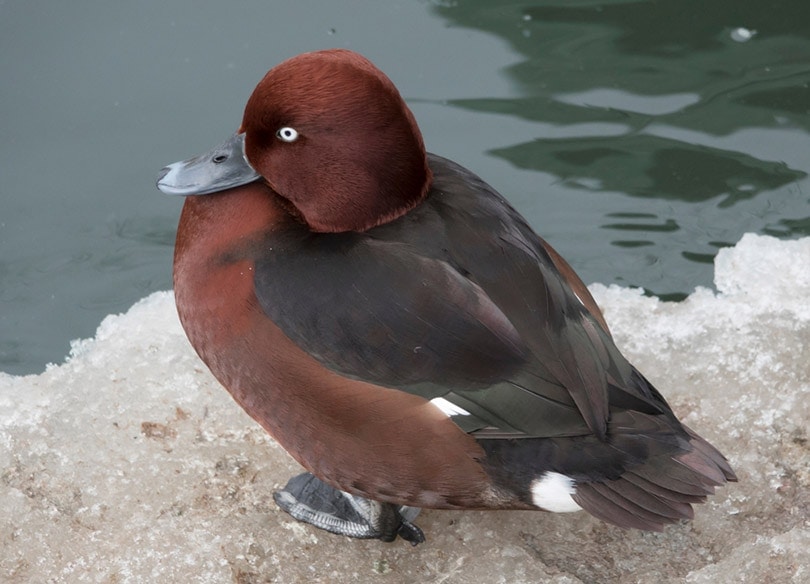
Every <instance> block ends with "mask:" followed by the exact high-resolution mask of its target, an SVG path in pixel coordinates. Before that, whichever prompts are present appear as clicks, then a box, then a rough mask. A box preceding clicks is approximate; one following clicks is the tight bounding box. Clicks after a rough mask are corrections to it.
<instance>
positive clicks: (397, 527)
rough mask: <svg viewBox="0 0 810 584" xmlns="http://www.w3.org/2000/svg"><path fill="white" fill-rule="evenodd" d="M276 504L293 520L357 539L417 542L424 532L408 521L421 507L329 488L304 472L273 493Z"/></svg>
mask: <svg viewBox="0 0 810 584" xmlns="http://www.w3.org/2000/svg"><path fill="white" fill-rule="evenodd" d="M273 498H274V499H275V501H276V504H277V505H278V506H279V507H281V508H282V509H283V510H284V511H286V512H287V513H289V514H290V515H292V516H293V517H294V518H295V519H297V520H299V521H303V522H304V523H309V524H310V525H314V526H315V527H318V528H320V529H325V530H326V531H329V532H331V533H337V534H339V535H346V536H349V537H355V538H358V539H380V540H382V541H394V540H395V539H396V538H397V536H399V537H401V538H402V539H404V540H406V541H409V542H411V544H412V545H416V544H419V543H422V542H423V541H425V534H424V533H422V530H421V529H419V528H418V527H417V526H416V525H414V524H413V523H411V521H413V520H414V519H415V518H416V516H417V515H419V511H420V509H419V508H418V507H406V506H397V505H393V504H391V503H381V502H379V501H372V500H371V499H365V498H363V497H358V496H356V495H350V494H349V493H344V492H343V491H339V490H337V489H335V488H333V487H330V486H329V485H327V484H326V483H324V482H323V481H321V480H320V479H318V478H317V477H315V476H313V475H312V474H310V473H308V472H305V473H303V474H300V475H298V476H295V477H293V478H291V479H290V482H288V483H287V486H285V487H284V488H283V489H281V490H280V491H278V492H276V493H273Z"/></svg>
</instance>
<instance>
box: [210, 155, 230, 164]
mask: <svg viewBox="0 0 810 584" xmlns="http://www.w3.org/2000/svg"><path fill="white" fill-rule="evenodd" d="M226 160H228V155H227V154H217V155H216V156H214V157H213V158H212V159H211V162H213V163H214V164H222V163H223V162H225V161H226Z"/></svg>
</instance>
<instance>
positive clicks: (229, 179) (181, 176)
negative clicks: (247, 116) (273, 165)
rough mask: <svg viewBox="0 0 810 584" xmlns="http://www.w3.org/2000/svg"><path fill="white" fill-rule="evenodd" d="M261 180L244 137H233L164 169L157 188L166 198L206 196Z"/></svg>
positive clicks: (236, 135)
mask: <svg viewBox="0 0 810 584" xmlns="http://www.w3.org/2000/svg"><path fill="white" fill-rule="evenodd" d="M260 178H261V175H260V174H259V173H258V172H256V171H255V170H253V167H252V166H251V165H250V163H249V162H248V160H247V157H246V156H245V135H244V134H234V135H233V136H231V137H230V138H229V139H228V140H226V141H225V142H224V143H223V144H220V145H219V146H217V147H216V148H214V149H213V150H211V151H210V152H206V153H205V154H200V155H199V156H195V157H194V158H189V159H188V160H183V161H182V162H175V163H174V164H170V165H169V166H167V167H166V168H164V169H163V170H161V171H160V175H159V176H158V180H157V188H158V189H160V190H161V191H162V192H164V193H166V194H167V195H207V194H209V193H216V192H219V191H224V190H227V189H231V188H233V187H238V186H240V185H244V184H247V183H250V182H253V181H255V180H258V179H260Z"/></svg>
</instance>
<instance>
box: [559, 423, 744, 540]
mask: <svg viewBox="0 0 810 584" xmlns="http://www.w3.org/2000/svg"><path fill="white" fill-rule="evenodd" d="M686 431H687V433H688V434H689V437H690V440H689V446H690V447H691V450H689V451H688V452H682V453H679V454H675V455H674V456H673V455H663V456H655V457H653V458H651V459H649V460H647V461H646V462H645V463H643V464H641V465H639V466H636V467H633V468H631V469H628V471H627V472H625V473H624V474H623V475H622V476H620V477H619V478H617V479H613V480H606V481H599V482H583V483H578V484H577V487H576V493H575V494H574V495H573V497H574V500H575V501H576V502H577V503H578V504H579V505H580V506H581V507H582V508H583V509H585V510H586V511H588V512H589V513H591V514H592V515H594V516H596V517H598V518H600V519H602V520H604V521H607V522H609V523H613V524H615V525H618V526H620V527H634V528H636V529H645V530H652V531H661V530H662V529H663V527H664V525H665V524H667V523H674V522H676V521H678V520H681V519H691V518H692V517H693V516H694V510H693V509H692V504H693V503H702V502H704V501H705V498H706V495H711V494H713V493H714V489H715V487H718V486H721V485H723V484H725V483H726V482H728V481H736V480H737V477H736V475H735V474H734V471H733V470H732V469H731V466H730V465H729V464H728V461H727V460H726V459H725V457H723V455H722V454H720V452H719V451H718V450H717V449H716V448H714V447H713V446H712V445H711V444H709V443H708V442H706V441H705V440H704V439H703V438H701V437H700V436H698V435H697V434H695V433H694V432H692V431H691V430H689V429H688V428H686Z"/></svg>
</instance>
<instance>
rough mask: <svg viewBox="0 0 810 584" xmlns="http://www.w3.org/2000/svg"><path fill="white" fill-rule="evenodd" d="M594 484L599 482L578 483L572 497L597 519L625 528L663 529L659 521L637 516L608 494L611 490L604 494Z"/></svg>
mask: <svg viewBox="0 0 810 584" xmlns="http://www.w3.org/2000/svg"><path fill="white" fill-rule="evenodd" d="M596 485H599V483H585V484H583V485H578V486H577V492H576V494H575V495H573V498H574V501H576V502H577V504H579V506H580V507H582V508H583V509H585V510H586V511H588V513H590V514H591V515H593V516H594V517H596V518H597V519H601V520H602V521H607V522H608V523H613V524H614V525H618V526H619V527H625V528H630V527H634V528H636V529H643V530H645V531H661V530H662V529H663V526H662V524H661V522H660V521H657V520H653V521H651V520H649V519H646V518H645V517H641V516H639V515H638V514H637V513H633V512H632V511H630V510H628V509H627V508H626V505H623V504H621V503H619V502H618V501H616V498H615V497H611V496H610V493H612V491H610V490H608V491H607V493H608V494H606V493H605V492H602V491H601V490H599V489H597V488H595V486H596Z"/></svg>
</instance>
